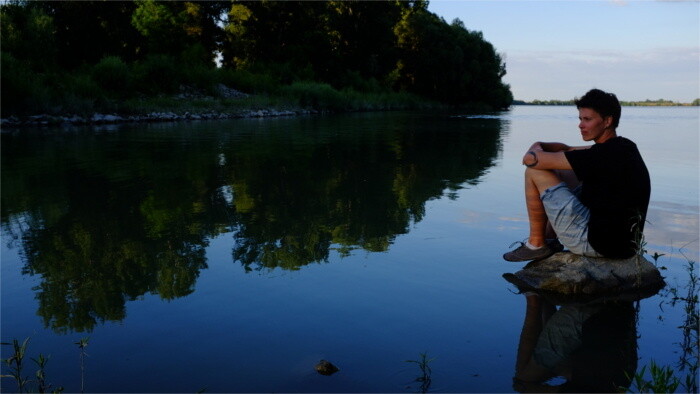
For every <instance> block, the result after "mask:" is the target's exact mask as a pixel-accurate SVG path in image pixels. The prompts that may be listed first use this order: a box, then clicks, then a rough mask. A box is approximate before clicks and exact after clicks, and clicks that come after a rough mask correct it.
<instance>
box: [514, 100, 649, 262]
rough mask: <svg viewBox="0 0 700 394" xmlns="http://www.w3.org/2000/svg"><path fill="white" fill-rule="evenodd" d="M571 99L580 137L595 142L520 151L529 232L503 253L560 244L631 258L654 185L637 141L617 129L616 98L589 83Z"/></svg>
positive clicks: (522, 255)
mask: <svg viewBox="0 0 700 394" xmlns="http://www.w3.org/2000/svg"><path fill="white" fill-rule="evenodd" d="M576 107H577V108H578V112H579V120H580V122H579V129H580V131H581V137H582V138H583V140H584V141H593V142H595V144H594V145H590V146H580V147H570V146H568V145H566V144H562V143H558V142H535V143H534V144H532V146H530V148H529V149H528V150H527V152H526V153H525V156H523V164H524V165H525V166H526V167H527V169H526V170H525V202H526V205H527V213H528V218H529V221H530V234H529V237H528V240H527V242H525V243H521V245H520V246H519V247H518V248H516V249H515V250H512V251H510V252H508V253H506V254H504V255H503V258H504V259H505V260H508V261H529V260H539V259H543V258H546V257H549V256H551V255H552V254H554V253H556V252H558V251H560V250H562V245H563V246H565V247H566V248H568V249H569V251H571V252H572V253H575V254H579V255H584V256H590V257H608V258H628V257H632V256H633V255H634V254H635V253H636V251H637V250H638V248H639V247H640V245H639V244H640V242H641V234H642V231H643V230H644V221H645V219H646V213H647V207H648V205H649V194H650V192H651V186H650V182H649V172H648V171H647V168H646V165H645V164H644V160H642V157H641V155H640V154H639V151H638V150H637V146H636V145H635V144H634V143H633V142H632V141H630V140H628V139H627V138H624V137H620V136H618V135H617V126H618V123H619V120H620V113H621V107H620V103H619V101H618V100H617V97H616V96H615V95H614V94H612V93H606V92H603V91H602V90H598V89H593V90H590V91H589V92H588V93H586V94H585V95H584V96H583V97H581V98H580V99H578V100H576ZM567 170H573V174H572V171H567ZM573 175H575V176H573ZM577 181H579V182H580V185H578V186H577V185H576V183H577ZM548 224H550V225H551V227H549V228H548ZM557 237H558V239H559V240H558V241H556V239H552V238H557ZM548 238H549V240H548Z"/></svg>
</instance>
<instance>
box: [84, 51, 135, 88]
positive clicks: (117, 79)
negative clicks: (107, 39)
mask: <svg viewBox="0 0 700 394" xmlns="http://www.w3.org/2000/svg"><path fill="white" fill-rule="evenodd" d="M92 79H93V80H94V81H95V82H96V83H97V84H98V85H99V86H100V87H101V88H102V89H104V90H106V91H108V92H114V93H126V92H127V91H128V90H129V86H130V85H131V81H130V79H131V76H130V73H129V66H127V64H126V63H124V62H123V61H122V59H120V58H119V57H117V56H107V57H104V58H102V60H100V62H99V63H97V64H96V65H95V66H94V67H93V69H92Z"/></svg>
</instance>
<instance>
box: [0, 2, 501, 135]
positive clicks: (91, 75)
mask: <svg viewBox="0 0 700 394" xmlns="http://www.w3.org/2000/svg"><path fill="white" fill-rule="evenodd" d="M427 6H428V2H427V1H424V0H416V1H379V2H360V1H327V2H291V1H290V2H274V1H261V2H241V1H211V2H156V1H151V0H136V1H123V2H121V1H120V2H100V1H86V2H80V3H73V2H49V1H46V2H44V1H19V0H11V1H8V2H4V3H3V4H2V5H1V6H0V13H1V14H0V16H1V18H2V20H1V22H2V23H0V38H1V39H2V43H3V45H2V54H1V58H2V70H3V72H2V81H1V82H2V109H1V111H2V114H1V116H2V118H10V117H13V118H14V119H20V118H26V117H27V116H30V115H36V114H47V115H49V116H58V115H62V116H64V118H65V116H66V115H71V116H80V117H81V118H82V119H87V120H88V121H89V120H90V119H92V118H91V116H92V114H94V113H110V114H119V116H120V117H122V118H124V117H128V116H134V117H137V116H143V115H146V114H150V113H153V112H158V111H166V112H169V113H173V114H175V115H178V116H183V115H185V114H191V113H197V114H203V113H208V114H211V113H216V114H225V115H235V114H241V113H250V111H251V110H255V111H257V110H260V109H270V108H274V109H278V110H280V109H281V110H286V111H290V110H291V111H297V112H298V111H358V110H391V109H408V108H445V107H448V106H458V107H462V108H464V107H476V108H480V109H501V108H507V107H508V106H509V105H510V104H511V102H512V99H513V98H512V94H511V92H510V88H509V86H508V85H506V84H504V83H503V82H502V77H503V76H504V75H505V73H506V68H505V62H504V61H503V59H502V57H501V55H499V54H498V53H497V52H496V50H495V49H494V47H493V46H492V45H491V44H490V43H489V42H487V41H486V40H484V38H483V36H482V34H481V33H480V32H477V31H470V30H468V29H467V28H466V27H465V25H464V24H463V23H462V22H461V21H460V20H458V19H455V20H454V21H453V22H452V23H449V24H448V23H447V22H446V21H445V20H444V19H442V18H440V17H438V16H437V15H435V14H433V13H431V12H429V11H428V9H427ZM230 92H237V94H235V95H231V94H229V93H230ZM239 92H240V93H243V94H238V93H239ZM246 111H248V112H246ZM171 118H172V116H171ZM132 119H136V118H132ZM103 120H104V119H103Z"/></svg>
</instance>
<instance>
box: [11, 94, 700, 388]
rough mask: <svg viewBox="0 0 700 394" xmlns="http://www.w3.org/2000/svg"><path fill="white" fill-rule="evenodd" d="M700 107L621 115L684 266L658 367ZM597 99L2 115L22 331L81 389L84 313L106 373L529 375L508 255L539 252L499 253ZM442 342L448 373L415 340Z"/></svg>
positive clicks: (344, 377)
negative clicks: (468, 106) (13, 120)
mask: <svg viewBox="0 0 700 394" xmlns="http://www.w3.org/2000/svg"><path fill="white" fill-rule="evenodd" d="M698 115H699V112H698V108H697V107H692V108H691V107H682V108H678V107H663V108H661V107H655V108H641V107H624V108H623V112H622V119H621V122H620V127H619V128H618V134H620V135H622V136H625V137H627V138H630V139H632V140H633V141H635V142H636V143H637V144H638V146H639V149H640V151H641V153H642V155H643V157H644V158H645V160H646V163H647V166H648V168H649V171H650V174H651V178H652V196H651V203H650V208H649V215H648V221H649V223H648V224H647V226H646V229H645V240H646V242H647V245H646V249H647V250H648V256H650V255H653V254H654V253H658V254H664V255H663V256H661V257H659V258H658V261H657V264H658V266H659V267H662V274H663V275H664V276H665V277H666V281H667V283H668V284H669V286H668V288H667V289H666V291H662V292H661V293H659V294H658V295H656V296H654V297H651V298H648V299H645V300H643V301H641V302H640V305H639V315H638V317H637V321H636V334H637V336H638V339H637V346H638V350H637V352H638V356H639V361H638V365H639V367H640V368H641V367H642V366H643V365H646V364H648V363H649V362H650V361H651V360H652V359H653V360H654V361H655V362H657V363H659V364H662V365H672V366H675V365H677V363H678V362H679V357H681V356H682V355H683V351H682V349H681V345H680V344H682V343H683V340H684V334H685V337H687V335H688V333H687V332H685V333H684V332H683V330H679V329H678V326H679V325H682V324H683V320H684V318H685V314H684V310H683V309H684V308H683V305H682V303H680V302H678V303H675V304H673V303H672V302H671V301H672V298H673V295H672V294H670V293H669V292H668V289H669V288H671V289H677V290H678V291H679V292H680V293H682V292H683V291H684V286H685V285H686V283H687V282H688V273H687V270H686V267H687V265H688V263H687V261H688V260H692V261H696V262H697V261H698V246H699V238H700V236H699V234H698V231H699V230H698V215H699V213H698V205H699V203H698V196H699V193H698V190H699V185H698V183H699V180H700V177H699V174H698V171H699V170H698V162H699V160H698V157H699V155H698V149H699V148H698V147H699V143H698V130H699V129H700V125H699V121H698V119H699V116H698ZM577 116H578V113H577V111H576V109H575V108H574V107H546V106H543V107H538V106H515V107H513V108H512V109H511V110H510V111H507V112H502V113H493V114H487V115H483V116H474V115H464V114H458V113H457V114H442V113H439V114H438V113H422V112H390V113H358V114H340V115H314V116H311V115H310V116H298V117H288V118H284V117H283V118H262V119H236V120H221V121H201V122H180V123H153V124H124V125H106V126H96V127H69V128H44V129H23V130H11V131H3V133H2V135H1V138H2V141H1V142H2V204H1V213H2V216H1V221H2V252H1V253H2V254H1V257H2V266H1V269H2V272H1V273H2V278H1V281H2V290H1V291H2V293H1V296H2V298H1V301H0V302H1V306H2V309H1V311H2V316H1V317H2V322H1V328H2V341H3V342H10V341H11V340H12V339H20V340H23V339H24V338H26V337H31V340H30V343H29V348H28V350H27V355H28V356H31V357H34V358H36V357H37V355H38V354H39V353H42V354H44V355H47V354H50V355H51V358H50V360H49V363H48V366H47V368H46V372H47V378H48V381H49V382H51V383H53V384H54V385H56V386H63V387H65V389H66V391H67V392H79V391H80V390H81V361H80V350H79V349H78V347H77V345H75V342H77V341H78V340H79V339H80V338H83V337H89V346H88V347H87V348H86V352H87V354H88V356H87V357H85V358H84V360H83V367H84V370H83V373H82V374H83V377H84V389H85V391H88V392H197V391H199V390H202V389H205V390H206V391H207V392H416V391H418V392H420V391H431V392H433V391H434V392H510V391H513V386H512V377H513V372H514V365H515V355H516V351H517V346H518V340H519V335H520V330H521V328H522V324H523V315H524V308H525V302H524V299H523V296H522V295H517V294H515V289H514V288H513V286H512V285H510V284H509V283H508V282H506V281H505V280H504V279H503V278H502V274H503V273H506V272H515V271H517V270H519V269H520V268H521V267H522V265H523V264H521V263H507V262H505V261H503V260H502V258H501V255H502V254H503V253H504V252H505V251H507V250H508V246H509V245H510V244H511V243H512V242H514V241H519V240H522V239H523V238H525V237H526V235H527V217H526V212H525V207H524V201H523V195H522V172H523V167H522V165H521V164H520V158H521V157H522V154H523V153H524V150H525V149H526V148H527V147H528V146H529V145H530V144H531V143H532V142H533V141H535V140H543V141H561V142H565V143H568V144H570V145H582V144H583V142H582V141H580V136H579V133H578V129H577V124H578V120H577ZM649 258H650V257H649ZM650 259H651V258H650ZM9 349H10V348H9V347H8V346H3V349H2V358H6V357H8V354H9V352H10V350H9ZM422 355H425V357H426V359H425V361H426V362H427V361H428V360H430V361H429V363H428V364H427V365H429V367H430V371H429V372H430V374H429V377H430V380H427V379H425V378H426V375H425V370H422V369H421V368H420V366H421V364H420V362H407V361H410V360H412V361H421V360H422ZM321 359H325V360H328V361H330V362H332V363H333V364H335V365H337V367H338V368H339V369H340V371H339V372H337V373H335V374H333V375H331V376H323V375H320V374H318V373H316V371H315V370H314V365H315V364H316V363H317V362H318V361H319V360H321ZM696 362H697V361H696ZM25 368H26V373H27V374H28V375H29V374H33V373H34V372H33V371H34V370H35V368H34V365H33V363H31V362H30V361H29V360H26V367H25ZM676 369H678V368H676ZM3 372H5V370H3ZM678 374H679V375H680V376H683V371H678ZM3 380H4V383H3V391H9V390H13V388H12V387H13V386H12V383H10V382H9V380H7V379H5V378H4V379H3ZM426 383H427V385H426ZM556 383H557V381H554V382H553V384H556Z"/></svg>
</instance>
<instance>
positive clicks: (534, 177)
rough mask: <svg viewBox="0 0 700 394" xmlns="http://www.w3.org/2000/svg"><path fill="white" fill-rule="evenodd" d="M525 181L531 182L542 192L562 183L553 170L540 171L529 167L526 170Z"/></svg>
mask: <svg viewBox="0 0 700 394" xmlns="http://www.w3.org/2000/svg"><path fill="white" fill-rule="evenodd" d="M525 179H528V180H530V181H531V182H532V183H533V184H534V185H535V186H536V187H537V190H539V191H540V192H542V191H544V190H546V189H549V188H550V187H552V186H556V185H558V184H560V183H561V182H562V180H561V179H560V178H559V177H558V176H557V174H556V173H555V172H554V171H552V170H538V169H535V168H529V167H528V168H526V169H525Z"/></svg>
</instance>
